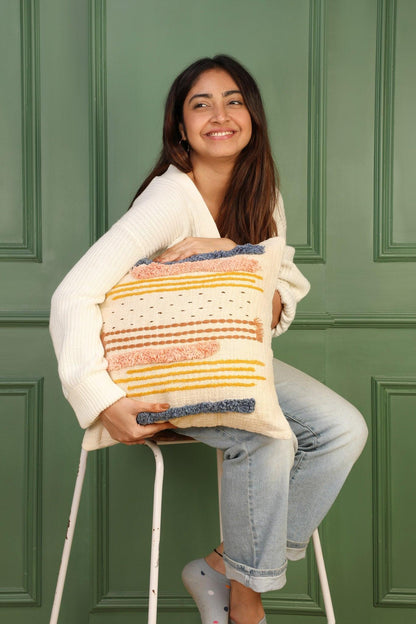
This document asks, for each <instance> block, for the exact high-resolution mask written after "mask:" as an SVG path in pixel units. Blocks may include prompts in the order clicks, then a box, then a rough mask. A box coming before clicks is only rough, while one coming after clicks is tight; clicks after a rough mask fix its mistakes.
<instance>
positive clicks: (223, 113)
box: [212, 104, 228, 123]
mask: <svg viewBox="0 0 416 624" xmlns="http://www.w3.org/2000/svg"><path fill="white" fill-rule="evenodd" d="M212 116H213V119H214V120H215V121H217V122H220V123H223V122H224V121H225V120H226V119H228V113H227V109H226V107H225V106H224V104H216V105H215V106H214V110H213V112H212Z"/></svg>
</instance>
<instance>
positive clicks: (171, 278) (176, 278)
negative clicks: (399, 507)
mask: <svg viewBox="0 0 416 624" xmlns="http://www.w3.org/2000/svg"><path fill="white" fill-rule="evenodd" d="M225 275H236V276H240V275H244V276H246V277H249V278H255V279H259V280H262V279H263V277H262V276H261V275H257V273H249V272H247V271H218V272H216V273H199V272H198V273H195V274H194V277H193V275H192V273H187V274H186V275H166V276H163V277H153V278H151V279H140V278H139V279H137V280H135V281H134V282H124V284H119V285H116V286H113V288H112V289H111V290H109V291H108V293H107V294H110V293H112V292H114V291H116V290H118V289H119V288H124V287H125V286H133V285H136V284H138V283H139V284H146V283H149V285H150V286H151V285H152V283H153V282H155V283H157V284H159V283H160V282H163V281H171V282H173V281H182V280H188V281H189V280H190V279H195V280H206V279H219V278H221V277H223V276H225ZM251 281H254V280H253V279H251Z"/></svg>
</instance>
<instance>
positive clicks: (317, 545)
mask: <svg viewBox="0 0 416 624" xmlns="http://www.w3.org/2000/svg"><path fill="white" fill-rule="evenodd" d="M312 541H313V548H314V551H315V559H316V564H317V566H318V574H319V581H320V583H321V590H322V596H323V599H324V605H325V613H326V618H327V620H328V624H335V614H334V608H333V606H332V600H331V592H330V591H329V583H328V577H327V575H326V570H325V562H324V556H323V553H322V547H321V540H320V539H319V532H318V529H315V531H314V532H313V533H312Z"/></svg>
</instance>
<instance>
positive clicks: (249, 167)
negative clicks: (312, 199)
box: [132, 54, 279, 244]
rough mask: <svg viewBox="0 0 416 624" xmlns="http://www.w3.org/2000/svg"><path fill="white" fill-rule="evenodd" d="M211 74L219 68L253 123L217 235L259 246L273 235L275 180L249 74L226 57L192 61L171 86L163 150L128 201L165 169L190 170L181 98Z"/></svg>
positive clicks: (257, 95) (261, 112)
mask: <svg viewBox="0 0 416 624" xmlns="http://www.w3.org/2000/svg"><path fill="white" fill-rule="evenodd" d="M210 69H222V70H224V71H226V72H227V73H228V74H229V75H230V76H231V77H232V78H233V80H234V82H235V83H236V84H237V86H238V88H239V90H240V91H241V93H242V95H243V98H244V102H245V104H246V106H247V109H248V111H249V113H250V116H251V123H252V134H251V138H250V141H249V142H248V144H247V145H246V147H245V148H244V149H243V150H242V151H241V153H240V154H239V155H238V157H237V159H236V162H235V164H234V168H233V171H232V174H231V177H230V183H229V186H228V189H227V191H226V193H225V197H224V200H223V202H222V205H221V207H220V210H219V213H218V218H217V227H218V230H219V232H220V234H221V236H227V237H228V238H230V239H231V240H233V241H234V242H235V243H238V244H243V243H259V242H260V241H262V240H265V239H267V238H270V237H271V236H275V235H276V233H277V231H276V225H275V222H274V219H273V216H272V215H273V210H274V207H275V204H276V201H277V196H278V193H279V190H278V189H279V175H278V172H277V169H276V167H275V164H274V162H273V157H272V153H271V148H270V142H269V137H268V133H267V121H266V115H265V112H264V108H263V103H262V100H261V95H260V91H259V88H258V86H257V84H256V82H255V80H254V78H253V77H252V76H251V75H250V74H249V73H248V71H247V70H246V69H245V68H244V67H243V66H242V65H241V64H240V63H238V61H236V60H235V59H233V58H232V57H230V56H227V55H225V54H220V55H217V56H214V57H213V58H209V57H207V58H202V59H199V60H197V61H195V62H194V63H192V65H190V66H189V67H187V68H186V69H185V70H184V71H183V72H182V73H181V74H179V76H178V77H177V78H176V80H175V81H174V82H173V84H172V86H171V88H170V91H169V94H168V97H167V100H166V105H165V117H164V122H163V148H162V151H161V153H160V156H159V160H158V161H157V163H156V165H155V167H154V168H153V170H152V171H151V173H150V174H149V175H148V176H147V178H146V179H145V181H144V182H143V184H142V185H141V187H140V188H139V190H138V191H137V193H136V195H135V197H134V199H133V202H134V200H135V199H136V197H138V196H139V195H140V193H142V192H143V191H144V189H145V188H146V187H147V186H148V185H149V184H150V182H151V181H152V180H153V178H154V177H155V176H160V175H162V174H163V173H164V172H165V171H166V169H167V168H168V167H169V165H171V164H172V165H175V167H177V168H178V169H179V170H180V171H183V172H184V173H189V171H192V165H191V159H190V155H189V151H187V150H186V149H185V147H183V144H182V143H180V140H181V134H180V131H179V125H180V124H181V123H183V104H184V102H185V99H186V96H187V95H188V93H189V91H190V90H191V88H192V86H193V85H194V84H195V82H196V80H197V79H198V77H199V76H200V75H201V74H202V73H204V72H206V71H208V70H210ZM133 202H132V204H133Z"/></svg>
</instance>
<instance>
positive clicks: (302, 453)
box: [290, 451, 306, 482]
mask: <svg viewBox="0 0 416 624" xmlns="http://www.w3.org/2000/svg"><path fill="white" fill-rule="evenodd" d="M298 453H299V461H297V462H296V465H293V467H292V470H291V471H290V472H291V476H290V482H292V481H293V479H294V478H295V477H296V475H297V474H298V472H299V470H300V468H301V466H302V463H303V460H304V459H305V456H306V452H305V451H299V452H298Z"/></svg>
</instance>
